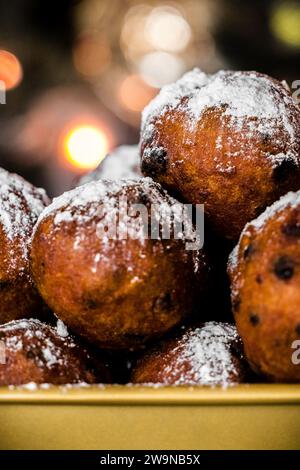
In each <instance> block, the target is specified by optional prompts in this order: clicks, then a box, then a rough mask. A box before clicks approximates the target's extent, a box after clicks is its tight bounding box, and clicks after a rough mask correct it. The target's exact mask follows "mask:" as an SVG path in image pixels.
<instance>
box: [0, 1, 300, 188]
mask: <svg viewBox="0 0 300 470" xmlns="http://www.w3.org/2000/svg"><path fill="white" fill-rule="evenodd" d="M299 59H300V1H289V0H286V1H278V0H180V1H170V2H169V1H154V0H153V1H147V0H144V1H139V0H133V1H130V0H81V1H79V0H77V1H76V0H60V1H57V2H55V1H52V2H47V1H45V2H42V1H40V0H9V2H7V1H4V0H0V80H1V86H0V88H1V91H2V94H1V97H2V99H1V100H0V101H1V103H2V104H0V121H1V122H0V166H2V167H4V168H6V169H7V170H9V171H15V172H17V173H19V174H21V175H23V176H24V177H25V178H27V179H28V180H30V181H31V182H33V183H34V184H36V185H38V186H43V187H45V188H46V189H47V191H48V192H49V194H50V195H51V196H54V195H58V194H60V193H61V192H62V191H64V190H67V189H69V188H70V186H71V185H72V182H73V181H74V180H76V178H77V177H78V175H80V174H82V173H85V172H88V171H90V170H92V169H93V168H95V167H96V166H97V165H98V164H99V162H100V161H101V160H102V159H103V157H104V156H105V154H106V153H107V152H108V151H109V150H110V149H112V148H113V147H115V146H117V145H120V144H131V143H136V142H138V139H139V125H140V113H141V111H142V109H143V108H144V106H145V105H146V104H147V103H148V102H149V101H150V100H151V99H152V98H153V97H154V96H155V95H156V94H157V92H158V90H159V88H160V87H161V86H163V85H165V84H167V83H170V82H172V81H174V80H176V79H178V78H179V77H180V76H181V75H182V74H183V73H184V72H185V71H187V70H189V69H191V68H192V67H195V66H198V67H200V68H202V69H203V70H204V71H206V72H214V71H216V70H218V69H220V68H231V69H241V70H246V69H255V70H258V71H261V72H264V73H267V74H270V75H272V76H274V77H276V78H278V79H280V80H282V79H285V80H286V81H287V82H288V83H289V84H290V86H291V84H292V82H293V81H295V80H298V79H300V70H299ZM4 91H5V94H6V97H5V101H6V104H4V103H3V101H4V99H3V92H4Z"/></svg>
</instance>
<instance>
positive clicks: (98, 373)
mask: <svg viewBox="0 0 300 470" xmlns="http://www.w3.org/2000/svg"><path fill="white" fill-rule="evenodd" d="M0 183H1V185H0V247H1V250H0V259H1V265H0V323H1V326H0V345H1V346H2V352H3V353H4V354H2V356H3V355H4V358H3V357H2V361H1V363H0V384H1V385H19V384H25V383H28V382H35V383H37V384H40V383H50V384H66V383H70V384H74V383H81V382H84V383H89V384H91V383H127V382H131V383H148V384H149V383H150V384H165V385H207V386H217V385H219V386H223V387H226V386H228V385H233V384H238V383H247V382H255V381H257V382H261V381H273V382H274V381H277V382H299V381H300V365H298V362H299V361H295V360H294V358H295V348H296V346H297V344H298V342H299V343H300V191H299V192H293V191H297V190H300V108H299V106H298V105H297V104H296V103H295V102H294V100H293V98H292V95H291V93H290V91H289V89H288V87H287V85H286V84H285V83H284V82H282V83H281V82H278V81H276V80H274V79H272V78H270V77H268V76H266V75H262V74H259V73H256V72H230V71H220V72H218V73H216V74H213V75H207V74H205V73H203V72H201V71H200V70H198V69H195V70H193V71H191V72H189V73H187V74H185V75H184V76H183V77H182V78H181V79H180V80H178V81H177V82H176V83H174V84H172V85H168V86H166V87H164V88H162V90H161V91H160V93H159V94H158V95H157V97H156V98H155V99H154V100H153V101H152V102H151V103H150V104H149V105H148V106H147V107H146V109H145V110H144V112H143V115H142V126H141V140H140V145H139V146H132V147H129V146H123V147H120V148H118V149H116V150H115V151H114V152H113V153H111V154H110V155H108V156H107V157H106V158H105V160H104V161H103V162H102V164H101V165H100V167H99V168H97V170H96V171H94V172H93V173H91V174H89V175H85V176H84V177H83V178H82V179H81V180H80V181H79V182H78V185H77V187H75V188H73V189H72V190H70V191H68V192H66V193H64V194H63V195H62V196H60V197H58V198H56V199H54V200H53V201H52V202H51V203H50V201H49V199H48V198H47V196H46V194H45V192H44V191H43V190H41V189H37V188H34V187H33V186H32V185H30V184H29V183H27V182H26V181H25V180H23V179H22V178H21V177H19V176H16V175H12V174H9V173H7V172H6V171H5V170H1V171H0ZM198 204H201V205H204V214H205V215H204V220H205V237H204V244H203V243H198V242H199V234H198V231H197V225H196V224H195V220H197V217H195V213H196V212H195V211H194V212H193V213H192V215H191V214H189V213H188V212H187V211H185V208H186V207H187V206H186V205H193V206H194V209H195V208H196V207H197V205H198ZM153 222H155V223H153ZM180 224H183V225H182V226H183V227H184V230H183V231H176V230H175V227H177V226H178V225H180ZM153 227H154V228H155V230H153ZM187 241H189V244H188V243H187ZM191 242H193V243H192V246H193V249H191V248H187V247H188V246H189V245H191ZM196 242H197V243H196ZM202 242H203V240H202ZM299 355H300V354H299Z"/></svg>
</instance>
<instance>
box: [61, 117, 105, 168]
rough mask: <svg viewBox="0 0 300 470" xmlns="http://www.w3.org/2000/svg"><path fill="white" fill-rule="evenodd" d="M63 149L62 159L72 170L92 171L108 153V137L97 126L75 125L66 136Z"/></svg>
mask: <svg viewBox="0 0 300 470" xmlns="http://www.w3.org/2000/svg"><path fill="white" fill-rule="evenodd" d="M63 149H64V159H65V160H66V161H67V163H68V164H69V165H70V166H71V167H72V168H73V170H78V171H80V172H81V171H85V170H86V171H87V170H93V169H94V168H96V167H97V166H98V165H99V163H100V162H101V161H102V160H103V158H104V157H105V155H106V154H107V152H108V149H109V141H108V136H107V135H106V134H105V132H104V131H103V130H102V129H101V128H100V127H98V126H94V125H85V124H83V125H77V126H75V127H73V128H72V129H71V130H69V132H68V133H67V134H66V136H65V138H64V140H63Z"/></svg>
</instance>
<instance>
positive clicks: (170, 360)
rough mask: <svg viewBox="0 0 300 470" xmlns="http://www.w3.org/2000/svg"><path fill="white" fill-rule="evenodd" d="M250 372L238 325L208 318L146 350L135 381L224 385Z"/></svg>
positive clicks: (245, 378)
mask: <svg viewBox="0 0 300 470" xmlns="http://www.w3.org/2000/svg"><path fill="white" fill-rule="evenodd" d="M248 373H249V368H248V366H247V364H246V362H245V360H244V358H243V347H242V342H241V339H240V338H239V336H238V334H237V331H236V328H235V327H234V326H233V325H230V324H229V323H216V322H208V323H204V324H203V325H202V326H200V327H198V328H190V329H188V330H187V331H185V332H183V333H182V334H181V335H179V336H177V337H176V338H173V339H169V340H166V341H163V342H161V343H160V344H159V345H158V346H156V347H154V348H153V349H152V350H150V351H148V352H146V354H145V355H144V356H143V357H142V358H141V359H140V360H139V361H138V363H137V366H136V368H135V369H134V371H133V375H132V381H133V383H155V384H164V385H210V386H215V385H221V386H223V387H225V386H228V385H233V384H237V383H241V382H244V381H246V380H247V376H248Z"/></svg>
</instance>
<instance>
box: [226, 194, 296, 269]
mask: <svg viewBox="0 0 300 470" xmlns="http://www.w3.org/2000/svg"><path fill="white" fill-rule="evenodd" d="M299 205H300V191H297V192H293V191H290V192H289V193H287V194H285V195H284V196H282V197H281V198H280V199H278V201H276V202H274V203H273V204H272V205H271V206H269V207H267V208H266V210H265V211H264V212H263V213H262V214H260V215H259V216H258V217H257V218H256V219H254V220H252V221H251V222H249V223H248V224H247V225H246V226H245V228H244V230H243V231H242V233H241V236H240V239H239V242H238V244H237V245H236V247H235V248H234V249H233V251H232V253H231V254H230V256H229V260H228V265H229V268H231V269H234V268H236V267H237V265H238V261H239V260H238V254H239V245H240V242H241V239H242V238H243V237H244V236H245V235H246V234H247V233H250V230H253V229H254V231H255V232H259V231H260V230H262V229H263V228H264V227H265V225H266V223H267V222H268V221H269V220H270V219H272V218H273V217H277V218H280V212H282V211H283V210H285V209H286V208H287V207H291V208H296V207H299Z"/></svg>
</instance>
